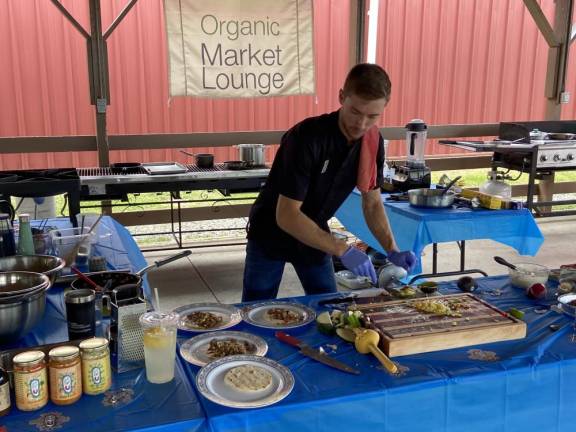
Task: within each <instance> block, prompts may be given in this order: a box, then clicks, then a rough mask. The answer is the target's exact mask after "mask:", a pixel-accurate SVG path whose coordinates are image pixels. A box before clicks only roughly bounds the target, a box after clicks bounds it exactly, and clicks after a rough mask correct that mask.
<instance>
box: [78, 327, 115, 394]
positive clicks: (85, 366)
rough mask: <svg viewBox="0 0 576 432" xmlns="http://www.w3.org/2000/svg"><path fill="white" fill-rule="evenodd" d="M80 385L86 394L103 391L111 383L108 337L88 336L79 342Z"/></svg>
mask: <svg viewBox="0 0 576 432" xmlns="http://www.w3.org/2000/svg"><path fill="white" fill-rule="evenodd" d="M80 352H81V355H82V387H83V388H84V393H85V394H87V395H97V394H100V393H104V392H105V391H106V390H108V389H109V388H110V386H111V385H112V371H111V369H110V350H109V349H108V339H105V338H98V337H95V338H90V339H86V340H83V341H82V342H80Z"/></svg>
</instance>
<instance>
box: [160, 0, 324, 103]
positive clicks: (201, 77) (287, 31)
mask: <svg viewBox="0 0 576 432" xmlns="http://www.w3.org/2000/svg"><path fill="white" fill-rule="evenodd" d="M164 11H165V14H166V33H167V39H168V56H169V65H170V74H169V76H170V95H171V96H200V97H210V98H239V97H244V98H245V97H263V96H284V95H301V94H312V93H314V52H313V39H312V30H313V28H312V26H313V16H312V0H164Z"/></svg>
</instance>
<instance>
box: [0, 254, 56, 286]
mask: <svg viewBox="0 0 576 432" xmlns="http://www.w3.org/2000/svg"><path fill="white" fill-rule="evenodd" d="M65 264H66V263H65V262H64V260H63V259H62V258H58V257H56V256H52V255H13V256H8V257H2V258H0V272H14V271H27V272H33V273H42V274H45V275H46V276H48V278H50V283H51V284H53V283H54V281H55V280H56V278H57V277H58V275H59V274H60V272H61V271H62V269H63V268H64V265H65Z"/></svg>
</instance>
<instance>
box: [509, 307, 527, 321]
mask: <svg viewBox="0 0 576 432" xmlns="http://www.w3.org/2000/svg"><path fill="white" fill-rule="evenodd" d="M508 313H509V314H510V315H512V316H513V317H514V318H518V319H520V320H523V319H524V312H522V311H521V310H518V309H516V308H510V309H509V310H508Z"/></svg>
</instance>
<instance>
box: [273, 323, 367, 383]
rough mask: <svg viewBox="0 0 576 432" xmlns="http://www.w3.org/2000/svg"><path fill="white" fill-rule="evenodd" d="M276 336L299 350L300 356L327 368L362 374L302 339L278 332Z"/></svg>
mask: <svg viewBox="0 0 576 432" xmlns="http://www.w3.org/2000/svg"><path fill="white" fill-rule="evenodd" d="M275 336H276V338H277V339H278V340H280V341H282V342H284V343H287V344H288V345H292V346H294V347H296V348H299V349H300V354H302V355H305V356H306V357H310V358H311V359H313V360H316V361H318V362H320V363H323V364H325V365H326V366H330V367H333V368H335V369H338V370H341V371H343V372H348V373H351V374H355V375H358V374H359V373H360V371H359V370H357V369H354V368H353V367H351V366H348V365H347V364H346V363H343V362H341V361H340V360H336V359H334V358H332V357H330V356H329V355H327V354H323V353H321V352H320V351H318V350H317V349H314V348H312V347H311V346H310V345H307V344H305V343H304V342H302V341H301V340H300V339H297V338H295V337H294V336H290V335H289V334H288V333H284V332H283V331H277V332H276V333H275Z"/></svg>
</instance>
